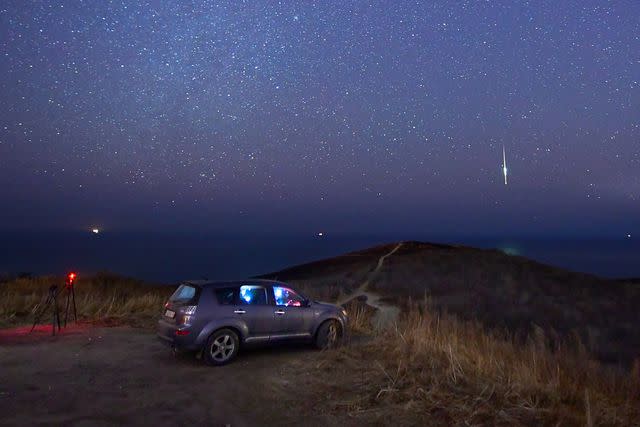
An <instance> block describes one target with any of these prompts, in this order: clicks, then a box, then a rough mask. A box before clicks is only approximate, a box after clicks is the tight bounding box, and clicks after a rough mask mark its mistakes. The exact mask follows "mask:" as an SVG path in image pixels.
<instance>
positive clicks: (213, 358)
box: [203, 328, 240, 366]
mask: <svg viewBox="0 0 640 427" xmlns="http://www.w3.org/2000/svg"><path fill="white" fill-rule="evenodd" d="M239 349H240V339H239V338H238V334H236V333H235V332H234V331H232V330H231V329H226V328H225V329H218V330H217V331H215V332H214V333H213V334H211V336H210V337H209V339H208V340H207V344H206V345H205V347H204V354H203V356H204V357H203V358H204V361H205V363H206V364H207V365H211V366H221V365H226V364H227V363H229V362H231V361H232V360H233V359H234V358H235V357H236V355H237V354H238V350H239Z"/></svg>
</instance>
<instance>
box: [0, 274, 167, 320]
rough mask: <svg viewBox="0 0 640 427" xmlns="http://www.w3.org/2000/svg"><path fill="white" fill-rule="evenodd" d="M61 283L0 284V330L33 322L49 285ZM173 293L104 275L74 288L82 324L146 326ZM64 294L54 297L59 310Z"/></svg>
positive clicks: (46, 279)
mask: <svg viewBox="0 0 640 427" xmlns="http://www.w3.org/2000/svg"><path fill="white" fill-rule="evenodd" d="M62 283H64V280H63V279H62V278H60V277H38V278H23V279H15V280H13V281H10V282H8V283H3V284H0V327H1V326H9V325H15V324H24V323H29V322H31V321H33V319H34V315H35V312H36V311H37V310H39V309H41V308H42V306H43V305H44V302H45V300H46V296H47V293H48V288H49V286H50V285H52V284H58V285H59V286H63V285H62ZM173 290H174V287H167V286H153V285H149V284H145V283H143V282H141V281H139V280H135V279H128V278H123V277H120V276H115V275H111V274H107V273H102V274H97V275H95V276H92V277H88V278H80V279H79V280H78V282H77V283H76V285H75V292H76V305H77V308H78V317H79V318H80V319H82V320H86V321H95V320H105V319H111V320H116V321H119V322H123V323H128V324H135V325H148V324H150V323H151V322H152V321H153V320H155V318H156V317H157V316H158V313H159V312H160V310H161V309H162V306H163V304H164V303H165V302H166V300H167V299H168V297H169V295H171V292H173ZM65 295H66V294H65V293H61V294H60V296H59V297H58V307H60V309H63V308H64V307H63V305H64V303H65V301H66V299H65V298H66V296H65ZM49 310H51V309H49ZM46 318H47V319H48V317H46Z"/></svg>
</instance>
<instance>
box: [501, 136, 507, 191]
mask: <svg viewBox="0 0 640 427" xmlns="http://www.w3.org/2000/svg"><path fill="white" fill-rule="evenodd" d="M502 174H503V175H504V185H507V154H506V153H505V150H504V145H503V146H502Z"/></svg>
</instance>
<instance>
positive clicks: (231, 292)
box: [216, 288, 236, 305]
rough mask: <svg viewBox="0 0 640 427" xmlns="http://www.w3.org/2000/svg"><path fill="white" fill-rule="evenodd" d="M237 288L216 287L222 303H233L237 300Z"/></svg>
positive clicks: (219, 300)
mask: <svg viewBox="0 0 640 427" xmlns="http://www.w3.org/2000/svg"><path fill="white" fill-rule="evenodd" d="M235 293H236V289H235V288H222V289H216V297H217V298H218V304H220V305H232V304H233V302H234V301H235Z"/></svg>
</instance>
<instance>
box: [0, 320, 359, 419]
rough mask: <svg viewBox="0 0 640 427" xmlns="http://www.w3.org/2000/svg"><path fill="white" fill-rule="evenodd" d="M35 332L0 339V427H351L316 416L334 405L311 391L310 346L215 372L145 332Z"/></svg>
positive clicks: (314, 354)
mask: <svg viewBox="0 0 640 427" xmlns="http://www.w3.org/2000/svg"><path fill="white" fill-rule="evenodd" d="M28 330H29V328H28V327H23V328H16V329H4V330H0V414H2V415H1V416H0V425H16V426H17V425H20V426H24V425H75V426H84V425H86V426H101V425H123V424H126V425H208V426H215V425H220V426H226V425H231V426H245V425H275V424H277V425H293V424H298V425H299V424H305V425H307V426H308V425H336V424H341V425H345V424H351V423H349V422H348V420H345V419H342V420H339V419H337V418H334V416H330V415H326V414H325V415H323V414H322V413H318V411H317V410H315V408H316V405H315V403H317V402H319V401H321V399H325V398H328V397H329V396H322V395H320V392H316V391H314V390H313V389H311V388H310V387H306V384H307V383H308V380H309V376H310V375H313V371H314V369H313V366H314V365H315V364H317V363H320V359H321V358H322V353H321V352H318V351H316V350H314V349H312V348H311V347H309V346H306V345H289V346H286V347H285V348H282V347H266V348H259V349H247V350H245V351H242V352H241V353H240V355H239V357H238V359H236V361H234V362H233V363H231V364H229V365H227V366H223V367H215V368H214V367H208V366H206V365H204V363H202V362H201V361H200V360H196V359H195V357H192V356H191V355H182V356H179V357H174V355H173V354H172V352H171V351H170V349H168V348H167V347H165V346H164V345H162V344H161V343H160V342H158V340H157V339H156V337H155V335H154V333H153V332H152V331H148V330H145V329H137V328H129V327H109V328H104V327H101V328H98V327H92V326H87V325H85V326H73V327H69V328H67V329H63V333H62V334H61V335H59V336H56V337H51V336H50V332H51V330H50V327H48V328H45V327H42V328H39V329H38V330H36V331H35V332H34V333H33V334H30V335H28V334H27V332H28ZM340 418H342V417H340ZM345 421H346V422H345Z"/></svg>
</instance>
